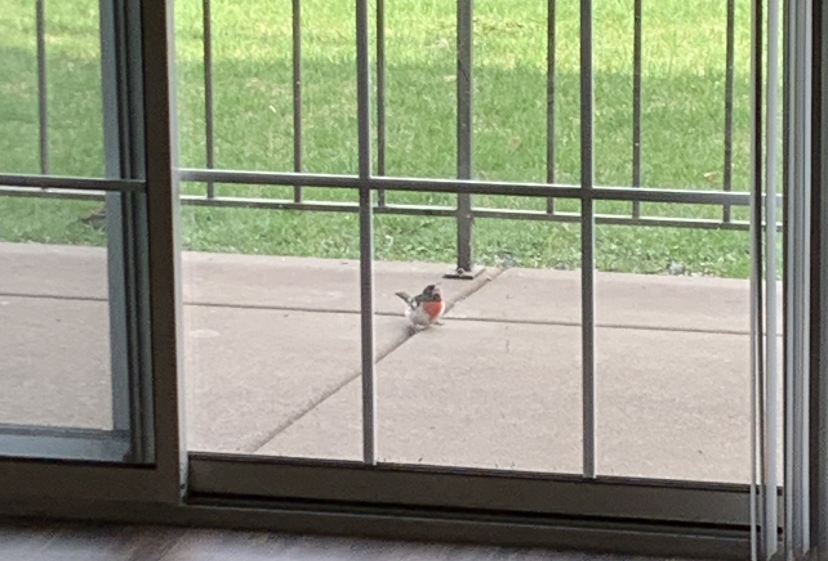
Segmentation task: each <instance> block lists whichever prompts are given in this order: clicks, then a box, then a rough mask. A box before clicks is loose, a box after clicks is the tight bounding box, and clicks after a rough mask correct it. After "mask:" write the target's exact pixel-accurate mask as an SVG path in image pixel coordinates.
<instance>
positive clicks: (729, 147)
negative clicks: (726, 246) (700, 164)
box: [722, 0, 736, 223]
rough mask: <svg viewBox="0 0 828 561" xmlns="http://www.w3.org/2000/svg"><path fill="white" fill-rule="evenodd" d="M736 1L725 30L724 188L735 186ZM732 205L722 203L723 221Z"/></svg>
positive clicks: (732, 0) (731, 2)
mask: <svg viewBox="0 0 828 561" xmlns="http://www.w3.org/2000/svg"><path fill="white" fill-rule="evenodd" d="M735 12H736V2H735V0H727V26H726V31H725V107H724V109H725V123H724V170H723V175H722V189H724V190H725V191H730V190H732V188H733V66H734V62H733V61H734V51H735V48H734V38H735V29H736V15H735ZM730 208H731V207H730V205H728V204H725V205H722V222H725V223H728V222H730V220H731V216H730V214H731V213H730Z"/></svg>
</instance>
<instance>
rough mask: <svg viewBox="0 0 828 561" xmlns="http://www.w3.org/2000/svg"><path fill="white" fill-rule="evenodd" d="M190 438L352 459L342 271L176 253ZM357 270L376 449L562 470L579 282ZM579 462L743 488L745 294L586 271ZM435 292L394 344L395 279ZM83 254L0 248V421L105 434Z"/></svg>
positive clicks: (99, 335)
mask: <svg viewBox="0 0 828 561" xmlns="http://www.w3.org/2000/svg"><path fill="white" fill-rule="evenodd" d="M183 264H184V267H183V270H184V278H183V282H184V301H185V307H184V318H183V319H184V328H183V333H184V337H185V341H184V344H185V373H184V376H185V383H186V391H187V401H186V417H187V418H186V422H187V438H188V445H189V448H190V449H191V450H199V451H215V452H239V453H247V454H268V455H287V456H300V457H312V458H334V459H353V460H358V459H360V456H361V409H360V408H361V394H360V392H361V385H360V380H359V376H360V372H359V365H360V346H359V341H360V337H359V325H360V324H359V313H358V312H359V296H358V294H359V284H358V279H359V269H358V263H357V262H355V261H340V260H324V259H312V258H287V257H273V256H242V255H218V254H204V253H185V254H184V257H183ZM447 269H448V266H447V265H441V264H428V263H397V262H393V263H391V262H376V264H375V288H376V299H375V303H376V310H377V317H376V320H375V331H376V343H375V344H376V353H377V357H378V364H377V402H376V403H377V420H378V451H379V457H380V459H381V460H383V461H393V462H404V463H415V464H431V465H452V466H464V467H485V468H506V469H520V470H533V471H547V472H564V473H573V472H575V473H577V472H579V471H580V470H581V329H580V284H579V282H580V275H579V273H578V272H577V271H556V270H537V269H507V270H504V271H499V270H495V269H489V270H487V271H485V272H484V273H483V274H482V275H480V276H479V277H478V278H477V279H475V280H474V281H467V280H449V279H442V278H441V277H442V273H443V272H444V271H446V270H447ZM596 278H597V281H596V283H597V295H596V302H597V320H598V321H597V329H596V331H597V333H596V335H597V338H596V341H597V343H596V350H597V423H598V425H597V435H598V457H597V460H598V461H597V465H598V470H599V473H601V474H606V475H610V474H611V475H623V476H635V477H657V478H670V479H692V480H701V481H726V482H746V481H747V480H748V477H749V435H750V424H749V397H750V394H749V391H750V386H749V336H748V312H749V307H748V306H749V302H748V284H747V281H744V280H734V279H715V278H697V277H693V278H691V277H671V276H653V275H646V276H645V275H631V274H618V273H601V272H599V273H597V276H596ZM431 282H440V283H441V285H442V288H443V292H444V294H445V296H446V297H447V299H448V301H449V304H450V306H451V308H450V310H449V311H448V313H447V315H446V318H445V320H444V325H442V326H436V327H433V328H431V329H428V330H426V331H423V332H421V333H418V334H416V335H414V336H413V337H411V336H409V333H408V329H407V324H406V322H405V320H404V318H403V317H402V306H403V304H402V302H401V301H400V300H399V299H398V298H397V297H396V296H394V292H395V291H397V290H408V291H410V292H413V291H419V290H421V289H422V288H423V286H425V285H426V284H428V283H431ZM106 299H107V292H106V258H105V252H104V251H103V250H102V249H100V248H88V247H68V246H50V245H40V244H10V243H0V423H20V424H44V425H62V426H66V425H69V426H76V427H90V428H107V427H111V423H112V412H111V405H110V393H109V392H110V381H109V378H108V377H109V360H110V359H109V342H108V337H109V334H108V324H109V318H108V311H107V303H106Z"/></svg>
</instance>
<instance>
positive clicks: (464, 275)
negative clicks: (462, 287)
mask: <svg viewBox="0 0 828 561" xmlns="http://www.w3.org/2000/svg"><path fill="white" fill-rule="evenodd" d="M485 270H486V267H483V266H482V265H475V266H474V267H472V270H471V271H467V270H465V269H463V268H462V267H457V268H456V269H451V270H450V271H448V272H447V273H446V274H445V275H443V278H445V279H466V280H471V279H473V278H476V277H477V275H479V274H480V273H482V272H483V271H485Z"/></svg>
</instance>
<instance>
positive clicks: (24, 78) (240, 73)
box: [0, 0, 750, 277]
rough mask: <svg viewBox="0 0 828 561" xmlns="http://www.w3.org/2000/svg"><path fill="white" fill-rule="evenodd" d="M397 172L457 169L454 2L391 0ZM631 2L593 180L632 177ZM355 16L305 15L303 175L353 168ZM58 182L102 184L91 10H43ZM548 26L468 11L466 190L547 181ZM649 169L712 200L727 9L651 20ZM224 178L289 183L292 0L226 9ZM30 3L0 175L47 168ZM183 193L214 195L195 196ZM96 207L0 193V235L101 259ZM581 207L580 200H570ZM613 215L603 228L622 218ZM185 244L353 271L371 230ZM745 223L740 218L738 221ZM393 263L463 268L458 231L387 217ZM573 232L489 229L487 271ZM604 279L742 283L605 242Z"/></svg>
mask: <svg viewBox="0 0 828 561" xmlns="http://www.w3.org/2000/svg"><path fill="white" fill-rule="evenodd" d="M386 4H387V7H386V18H387V22H386V25H387V32H386V33H387V47H386V53H387V120H388V128H387V131H388V132H387V138H388V144H387V170H386V171H387V173H388V174H390V175H400V176H423V177H452V176H453V175H454V173H455V153H456V140H455V134H456V133H455V126H456V120H455V115H454V108H455V36H454V25H455V14H454V5H455V3H454V2H450V1H447V0H441V1H439V2H438V1H436V0H387V2H386ZM175 6H176V29H177V35H176V42H177V44H176V49H177V56H178V110H179V131H180V147H181V155H180V162H181V165H182V166H185V167H203V166H204V165H205V155H204V150H205V148H204V146H205V140H204V101H203V99H204V88H203V66H202V64H201V53H202V33H201V15H202V14H201V2H200V0H176V2H175ZM632 6H633V0H617V1H616V0H613V1H610V0H608V1H602V2H596V3H595V56H594V64H595V172H596V180H597V182H598V183H599V184H602V185H627V184H629V183H630V181H631V178H632V169H631V167H632V166H631V155H632V146H631V144H632V109H633V108H632V39H633V18H632ZM736 6H737V11H736V51H735V53H736V55H735V56H736V64H735V100H734V106H735V111H734V147H733V148H734V170H733V177H734V189H736V190H745V189H747V186H748V165H749V161H748V148H749V146H748V142H749V85H748V78H749V74H748V63H749V40H750V38H749V13H748V9H749V2H748V0H737V2H736ZM352 10H353V3H352V2H331V1H330V0H304V2H303V12H302V18H303V28H304V31H303V33H304V37H303V65H304V66H303V72H304V76H303V78H304V80H303V88H304V100H303V113H304V118H303V124H304V169H305V170H306V171H310V172H324V173H356V170H357V142H356V131H357V122H356V81H355V47H354V45H355V34H354V22H353V20H354V17H353V14H352ZM46 11H47V18H48V23H47V53H48V72H49V122H50V140H49V146H50V150H51V171H52V172H53V173H57V174H77V175H93V176H94V175H99V174H101V173H102V170H103V155H102V132H101V121H102V118H101V102H100V60H99V50H100V49H99V44H98V38H97V37H98V33H97V29H98V14H97V0H73V1H72V2H64V3H60V2H56V1H47V3H46ZM557 14H558V25H557V29H556V32H557V55H556V56H557V74H556V77H555V80H556V82H555V84H556V91H557V95H556V100H555V102H556V138H557V146H556V161H555V172H556V177H557V180H558V181H560V182H564V183H577V182H578V181H579V180H580V177H579V168H580V158H579V124H580V122H579V112H578V103H579V101H578V100H579V64H580V63H579V45H578V13H577V3H575V2H560V3H559V6H558V8H557ZM545 22H546V9H545V2H538V1H537V0H478V1H477V2H476V3H475V55H474V56H475V67H474V80H475V82H474V170H475V172H474V175H475V177H477V178H482V179H491V180H520V181H543V180H544V178H545V165H546V164H545V152H546V148H545V133H546V89H545V88H546V27H545V26H546V23H545ZM643 27H644V40H643V52H644V58H643V60H644V64H643V80H642V82H643V109H642V112H643V118H642V130H643V132H642V159H643V170H642V175H643V183H644V185H645V186H651V187H666V188H679V189H721V185H722V169H723V143H724V141H723V137H724V134H723V126H724V103H723V101H724V84H725V74H724V61H725V3H724V2H721V1H712V0H703V1H700V2H694V3H688V2H684V1H682V0H662V1H660V2H651V3H645V11H644V16H643ZM213 31H214V60H215V66H214V74H213V76H214V91H215V130H216V160H217V165H218V167H221V168H231V169H254V170H292V169H293V160H292V154H293V147H292V143H293V136H292V97H291V95H292V93H291V92H292V86H291V58H290V55H291V20H290V2H287V1H286V0H279V1H277V2H270V1H265V0H244V1H242V0H213ZM35 53H36V51H35V35H34V8H33V5H32V3H31V2H29V1H28V0H7V1H6V2H4V16H3V18H2V19H0V171H3V172H18V173H23V172H25V173H32V172H38V170H39V163H38V158H37V156H38V136H37V97H36V91H37V90H36V86H37V80H36V54H35ZM182 189H183V191H184V192H186V193H190V194H195V193H203V192H204V186H203V185H196V184H189V185H183V186H182ZM217 192H218V193H219V194H221V195H232V196H254V197H274V198H288V197H291V196H292V188H289V187H261V186H238V185H235V186H234V185H219V186H217ZM305 197H306V199H308V200H334V201H339V200H348V201H355V200H356V193H355V192H353V191H349V190H342V189H326V188H322V187H320V188H308V189H306V190H305ZM388 200H389V202H394V203H397V202H399V203H418V204H423V203H435V204H441V205H452V204H453V201H454V197H453V196H450V195H444V194H419V193H400V192H392V193H389V194H388ZM475 205H479V206H486V207H504V208H530V209H539V208H544V207H545V201H544V200H543V199H528V198H517V197H494V196H491V197H484V196H477V197H475ZM95 206H96V205H95V203H81V202H73V201H43V200H35V199H25V198H12V197H0V239H3V240H11V241H23V240H31V241H39V242H50V243H76V244H102V243H103V242H104V239H103V234H102V233H101V232H100V231H98V230H95V229H94V228H93V227H91V226H88V225H86V224H83V223H80V222H79V221H78V219H79V218H81V217H83V216H85V215H86V214H88V213H89V212H90V210H92V209H93V208H95ZM558 207H559V208H561V209H562V210H568V211H578V209H579V207H578V203H577V201H566V200H559V201H558ZM629 208H630V205H629V203H615V202H601V203H599V204H598V205H597V211H598V212H600V213H625V212H629ZM642 210H643V212H644V213H646V214H648V215H660V216H683V217H699V218H701V217H704V218H717V217H720V216H721V209H720V208H717V207H704V206H682V207H679V206H677V205H662V204H643V205H642ZM183 212H184V217H183V218H184V220H183V225H184V228H183V238H184V240H183V241H184V246H185V247H186V248H189V249H193V250H200V251H221V252H244V253H261V254H282V255H317V256H324V257H356V256H357V255H358V221H357V217H356V215H352V214H346V213H300V212H290V211H266V210H249V209H220V208H194V207H186V208H185V209H184V211H183ZM734 217H736V218H740V219H745V218H746V217H747V211H746V209H735V210H734ZM375 220H376V222H375V226H376V234H375V241H376V255H377V257H378V258H380V259H400V260H407V259H417V260H428V261H443V262H452V261H453V259H454V255H455V233H454V223H453V221H452V220H450V219H446V218H431V217H400V216H377V217H376V219H375ZM579 230H580V229H579V226H578V225H577V224H563V223H546V222H537V221H506V220H482V219H481V220H478V221H477V222H476V225H475V255H476V258H477V260H478V261H480V262H484V263H499V262H502V261H503V260H504V259H506V260H507V261H508V262H510V263H513V264H515V265H519V266H530V267H553V266H558V267H561V266H563V267H577V266H579V262H580V258H579V241H580V231H579ZM596 259H597V265H598V267H599V269H601V270H616V271H633V272H650V273H662V272H664V271H665V270H666V269H667V266H668V264H669V263H671V262H677V263H682V264H683V265H684V267H685V270H686V271H687V272H691V273H701V274H710V275H721V276H732V277H745V276H747V274H748V270H749V260H748V237H747V233H746V232H734V231H701V230H689V229H670V228H644V227H629V226H599V227H598V230H597V252H596Z"/></svg>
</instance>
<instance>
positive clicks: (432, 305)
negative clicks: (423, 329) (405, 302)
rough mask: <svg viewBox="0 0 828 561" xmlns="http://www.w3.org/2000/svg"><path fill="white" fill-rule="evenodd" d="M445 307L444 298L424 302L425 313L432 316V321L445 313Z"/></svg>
mask: <svg viewBox="0 0 828 561" xmlns="http://www.w3.org/2000/svg"><path fill="white" fill-rule="evenodd" d="M444 309H445V303H444V302H443V301H442V300H433V301H427V302H423V310H425V313H427V314H428V317H429V318H431V321H434V320H435V319H437V318H438V317H439V316H440V314H442V313H443V310H444Z"/></svg>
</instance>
